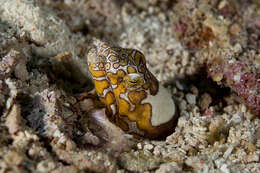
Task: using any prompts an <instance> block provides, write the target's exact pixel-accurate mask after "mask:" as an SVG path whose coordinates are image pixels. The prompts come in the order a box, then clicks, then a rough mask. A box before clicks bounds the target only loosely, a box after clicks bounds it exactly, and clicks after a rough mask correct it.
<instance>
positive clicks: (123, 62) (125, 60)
mask: <svg viewBox="0 0 260 173" xmlns="http://www.w3.org/2000/svg"><path fill="white" fill-rule="evenodd" d="M119 64H120V65H121V66H126V65H127V59H121V61H120V62H119Z"/></svg>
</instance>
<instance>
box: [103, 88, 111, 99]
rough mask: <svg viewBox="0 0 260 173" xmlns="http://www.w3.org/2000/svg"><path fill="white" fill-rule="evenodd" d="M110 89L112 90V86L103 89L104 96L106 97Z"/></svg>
mask: <svg viewBox="0 0 260 173" xmlns="http://www.w3.org/2000/svg"><path fill="white" fill-rule="evenodd" d="M109 91H111V89H110V88H105V89H104V90H103V96H104V97H106V95H107V93H108V92H109Z"/></svg>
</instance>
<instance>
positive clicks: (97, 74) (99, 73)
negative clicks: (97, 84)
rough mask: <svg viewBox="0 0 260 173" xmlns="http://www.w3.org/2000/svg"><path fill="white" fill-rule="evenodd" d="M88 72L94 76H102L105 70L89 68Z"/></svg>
mask: <svg viewBox="0 0 260 173" xmlns="http://www.w3.org/2000/svg"><path fill="white" fill-rule="evenodd" d="M89 72H90V73H91V75H92V76H94V77H104V76H106V72H105V71H103V70H93V69H92V68H89Z"/></svg>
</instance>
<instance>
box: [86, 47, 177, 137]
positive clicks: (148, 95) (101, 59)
mask: <svg viewBox="0 0 260 173" xmlns="http://www.w3.org/2000/svg"><path fill="white" fill-rule="evenodd" d="M88 66H89V71H90V73H91V75H92V79H93V81H94V84H95V88H96V91H97V94H98V96H99V98H100V100H101V102H103V103H104V104H105V105H106V114H107V116H108V117H109V119H110V121H112V122H113V123H115V124H116V125H118V126H119V127H120V128H121V129H123V130H124V131H126V132H127V133H130V134H133V135H135V136H142V137H148V138H157V137H161V136H165V135H167V134H169V133H170V132H172V131H173V130H174V121H175V120H176V107H175V104H174V101H173V99H172V98H171V94H170V93H169V92H168V91H167V89H166V88H164V87H163V86H162V85H160V84H159V82H158V81H157V79H156V78H155V77H154V76H153V74H152V73H151V72H150V71H149V70H148V69H147V67H146V60H145V57H144V55H143V54H142V53H141V52H140V51H138V50H135V49H124V48H120V47H110V46H108V45H107V44H105V43H103V42H98V43H96V45H95V48H93V49H91V50H90V52H89V54H88Z"/></svg>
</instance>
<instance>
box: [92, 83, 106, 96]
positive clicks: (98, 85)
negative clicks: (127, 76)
mask: <svg viewBox="0 0 260 173" xmlns="http://www.w3.org/2000/svg"><path fill="white" fill-rule="evenodd" d="M93 81H94V84H95V87H96V91H97V93H98V94H99V95H101V96H103V91H104V89H106V88H109V83H108V81H106V80H102V81H98V80H93Z"/></svg>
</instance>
